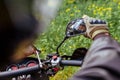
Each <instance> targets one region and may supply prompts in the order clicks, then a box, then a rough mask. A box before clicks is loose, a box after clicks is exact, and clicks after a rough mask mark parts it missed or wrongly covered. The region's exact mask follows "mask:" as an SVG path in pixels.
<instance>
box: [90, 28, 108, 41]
mask: <svg viewBox="0 0 120 80" xmlns="http://www.w3.org/2000/svg"><path fill="white" fill-rule="evenodd" d="M101 33H108V34H109V31H108V30H107V29H102V30H96V31H95V32H93V33H92V36H91V39H94V38H95V36H97V35H98V34H101Z"/></svg>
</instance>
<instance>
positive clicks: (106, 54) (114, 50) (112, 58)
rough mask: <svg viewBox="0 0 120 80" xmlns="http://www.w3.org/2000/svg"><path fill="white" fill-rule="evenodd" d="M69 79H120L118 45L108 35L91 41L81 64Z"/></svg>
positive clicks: (119, 52)
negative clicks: (78, 69)
mask: <svg viewBox="0 0 120 80" xmlns="http://www.w3.org/2000/svg"><path fill="white" fill-rule="evenodd" d="M70 80H120V46H119V44H118V43H117V42H116V41H115V40H114V39H112V38H111V37H110V36H103V37H100V38H97V39H95V40H94V41H93V44H92V46H91V47H90V49H89V51H88V52H87V55H86V57H85V59H84V62H83V65H82V67H81V69H80V71H78V72H77V73H76V74H75V75H74V76H73V77H72V78H71V79H70Z"/></svg>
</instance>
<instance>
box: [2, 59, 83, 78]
mask: <svg viewBox="0 0 120 80" xmlns="http://www.w3.org/2000/svg"><path fill="white" fill-rule="evenodd" d="M60 65H61V66H81V65H82V61H77V60H61V61H60ZM39 70H40V67H39V65H36V66H33V67H26V68H21V69H18V70H13V71H4V72H0V79H2V78H3V79H4V78H6V77H10V78H12V77H15V76H19V75H24V74H30V73H33V72H37V71H39Z"/></svg>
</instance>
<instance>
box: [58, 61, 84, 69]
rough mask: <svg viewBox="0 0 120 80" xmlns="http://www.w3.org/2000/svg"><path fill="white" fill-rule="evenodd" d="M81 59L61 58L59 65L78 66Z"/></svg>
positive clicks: (80, 63)
mask: <svg viewBox="0 0 120 80" xmlns="http://www.w3.org/2000/svg"><path fill="white" fill-rule="evenodd" d="M82 63H83V61H82V60H81V61H79V60H61V62H60V65H62V66H78V67H80V66H81V65H82Z"/></svg>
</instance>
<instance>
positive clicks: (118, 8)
mask: <svg viewBox="0 0 120 80" xmlns="http://www.w3.org/2000/svg"><path fill="white" fill-rule="evenodd" d="M84 14H86V15H89V16H91V17H96V18H100V19H104V20H106V21H108V25H109V29H110V33H111V35H112V36H113V37H114V38H115V39H116V40H117V41H120V37H119V35H120V0H63V3H62V5H61V7H60V9H59V11H58V14H57V16H56V18H55V19H54V20H53V21H52V22H51V24H50V28H49V29H48V30H47V32H45V33H43V34H42V35H41V36H40V37H39V38H38V39H37V41H36V43H35V45H36V46H37V47H38V48H39V49H40V50H42V53H41V55H40V56H41V57H43V58H44V57H45V56H46V54H49V53H54V52H55V51H56V47H57V46H58V44H59V43H60V41H61V40H62V39H63V38H64V35H65V29H66V25H67V23H68V22H69V21H71V20H73V19H76V18H81V17H82V15H84ZM90 44H91V40H89V39H86V38H84V37H83V36H77V37H73V38H71V39H69V40H67V41H66V42H65V43H64V44H63V45H62V46H61V48H60V49H59V51H60V53H61V55H64V54H67V55H71V54H72V52H73V51H74V49H76V48H78V47H87V48H89V47H90ZM77 70H78V68H76V67H66V68H65V69H64V70H63V71H60V72H59V73H58V74H57V75H56V76H55V77H52V78H51V80H67V79H68V78H70V77H71V76H72V75H73V73H75V72H76V71H77Z"/></svg>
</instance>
